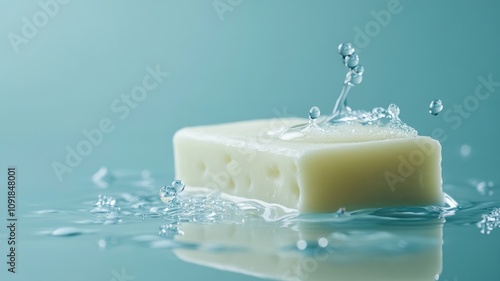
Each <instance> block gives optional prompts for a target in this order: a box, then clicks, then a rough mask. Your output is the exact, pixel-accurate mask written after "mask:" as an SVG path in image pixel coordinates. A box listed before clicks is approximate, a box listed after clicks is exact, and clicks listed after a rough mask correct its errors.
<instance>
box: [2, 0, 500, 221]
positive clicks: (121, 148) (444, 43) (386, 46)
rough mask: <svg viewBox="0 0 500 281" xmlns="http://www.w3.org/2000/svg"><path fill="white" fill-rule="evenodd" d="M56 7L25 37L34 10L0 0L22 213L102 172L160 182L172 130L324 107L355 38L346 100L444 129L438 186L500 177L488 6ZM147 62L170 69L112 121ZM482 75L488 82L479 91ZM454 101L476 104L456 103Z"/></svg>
mask: <svg viewBox="0 0 500 281" xmlns="http://www.w3.org/2000/svg"><path fill="white" fill-rule="evenodd" d="M46 2H49V1H48V0H41V1H40V3H46ZM61 2H62V1H61ZM66 2H67V3H65V4H58V8H57V10H55V8H54V7H52V8H51V9H52V15H49V16H48V18H47V21H46V22H43V26H41V27H38V28H37V30H36V32H33V30H31V31H32V32H31V33H30V34H29V35H30V37H31V38H26V37H25V36H24V35H23V28H25V25H26V24H27V23H26V20H27V21H29V22H31V23H33V22H34V20H38V21H43V20H44V19H43V16H41V18H38V19H34V16H35V18H36V17H37V15H38V16H40V14H39V13H40V11H44V9H43V7H42V6H41V5H40V4H39V2H38V1H6V0H1V1H0V172H2V171H3V170H4V169H6V167H7V166H9V165H14V166H16V167H17V168H18V171H19V173H18V174H19V182H20V190H19V196H20V198H21V200H22V201H21V202H22V204H23V205H22V206H24V207H23V208H26V209H28V208H29V207H28V206H30V204H38V205H46V206H51V205H52V204H57V203H58V202H62V201H64V200H66V199H67V198H71V197H72V196H73V194H74V189H75V186H82V182H88V183H89V185H88V186H89V187H88V188H89V190H90V189H92V188H93V187H92V185H91V182H90V177H91V175H92V174H93V173H94V172H95V171H97V170H98V169H99V167H101V166H107V167H109V168H110V169H121V170H142V169H147V170H151V171H153V172H154V173H155V175H156V176H157V177H159V178H160V179H163V180H168V179H171V178H172V177H173V175H174V170H173V155H172V142H171V138H172V135H173V134H174V132H175V131H176V130H178V129H179V128H181V127H184V126H192V125H200V124H212V123H220V122H230V121H237V120H247V119H257V118H270V117H276V112H281V114H285V115H298V116H306V113H307V111H308V109H309V108H310V107H311V106H313V105H317V106H319V107H320V108H321V109H322V110H323V112H328V111H330V110H331V109H332V107H333V104H334V101H335V99H336V98H337V96H338V93H339V91H340V89H341V86H342V81H343V79H344V75H345V73H346V68H345V67H344V66H343V65H342V64H341V62H340V59H339V56H338V54H337V45H338V44H339V43H340V42H352V43H354V45H355V46H356V47H358V50H359V53H360V57H361V63H362V64H363V65H364V66H365V70H366V72H365V75H364V81H363V83H362V84H361V85H359V86H357V87H356V88H355V89H354V90H353V91H352V92H351V95H350V97H349V103H350V105H351V107H353V108H361V109H371V108H373V107H375V106H383V107H387V105H388V104H389V103H396V104H397V105H399V107H400V108H401V118H402V119H403V120H404V121H405V122H406V123H408V124H409V125H411V126H413V127H414V128H416V129H417V130H418V131H419V133H420V134H422V135H432V134H433V132H436V131H435V130H440V131H441V134H445V136H443V137H442V144H443V176H444V181H445V182H446V181H463V180H471V179H477V180H487V181H488V180H491V181H493V182H495V183H499V182H500V181H499V173H498V162H497V159H498V156H499V154H500V147H499V145H498V137H499V133H498V128H499V127H498V121H499V117H500V112H499V110H498V105H499V104H500V97H498V95H499V94H500V87H499V86H498V82H496V81H499V82H500V55H499V53H498V51H499V50H500V36H499V35H498V34H499V33H498V29H499V27H500V16H499V15H498V13H499V12H500V2H498V1H486V0H484V1H456V0H453V1H452V0H448V1H410V0H401V1H399V2H397V3H396V2H393V1H390V0H377V1H329V0H315V1H305V0H303V1H297V0H288V1H264V0H260V1H257V0H242V1H236V0H233V1H227V0H220V1H219V2H220V3H223V5H222V6H219V9H224V7H225V8H226V9H227V10H225V11H222V12H221V11H219V14H218V12H217V9H216V7H215V6H214V3H216V4H217V3H219V2H217V1H215V2H214V1H212V0H190V1H183V0H178V1H116V0H113V1H77V0H73V1H66ZM231 4H232V5H231ZM224 5H226V6H224ZM228 7H229V8H228ZM380 11H383V12H380ZM37 13H38V14H37ZM388 13H389V15H390V18H389V17H387V14H388ZM24 18H26V19H24ZM361 33H362V34H361ZM13 34H15V35H13ZM16 36H18V37H16ZM20 36H23V38H24V40H21V39H19V37H20ZM12 38H17V39H15V40H18V41H12V40H14V39H12ZM19 40H21V41H19ZM13 42H15V43H13ZM20 42H21V43H20ZM16 49H17V52H16ZM157 65H159V67H160V69H161V71H164V72H169V73H170V75H169V76H168V78H165V79H164V81H163V82H162V83H161V84H160V85H159V86H158V87H157V88H156V89H154V90H152V91H150V92H149V93H148V96H147V97H146V98H145V99H144V100H143V101H141V102H140V103H138V105H137V107H136V108H132V109H131V110H130V114H129V115H128V116H127V117H126V118H124V119H123V120H121V119H120V118H119V114H117V113H115V112H113V110H112V109H111V106H112V104H113V102H114V101H115V100H116V99H120V96H121V95H122V94H130V91H131V89H132V88H134V87H135V86H138V85H141V84H142V79H143V77H144V76H145V75H146V74H147V73H148V72H147V70H146V68H147V67H148V66H149V67H151V68H153V69H154V68H156V67H157ZM478 77H484V78H485V79H486V80H488V79H491V80H493V81H495V82H494V83H493V84H492V85H493V86H492V85H489V88H490V89H489V90H488V87H486V86H482V88H481V89H480V90H481V92H480V93H481V94H482V95H483V96H484V95H486V94H488V93H490V95H489V96H488V97H487V98H484V99H482V100H479V99H477V98H476V99H474V95H475V92H476V89H477V88H478V85H482V84H481V82H480V79H478ZM495 83H496V84H495ZM490 84H491V83H490ZM433 99H441V100H442V101H443V103H444V106H445V109H444V110H443V112H442V113H441V114H440V115H438V116H432V115H430V114H429V113H428V106H429V103H430V102H431V100H433ZM475 101H479V103H478V104H475V103H474V102H475ZM464 103H466V106H467V107H468V108H469V109H471V110H467V109H466V110H465V112H462V113H458V111H457V112H455V111H456V110H457V108H458V106H460V105H463V104H464ZM454 107H455V109H454ZM472 108H473V110H472ZM447 111H449V112H448V113H446V112H447ZM445 113H446V114H445ZM446 116H447V117H448V118H446ZM103 118H109V119H111V120H112V122H113V125H114V126H115V129H114V131H113V132H111V133H109V134H105V135H104V139H103V141H102V143H100V144H99V145H97V146H94V147H93V148H92V152H91V153H90V154H89V155H88V156H85V157H83V160H82V163H81V164H79V165H78V166H77V167H76V168H74V169H73V171H72V172H67V173H65V174H64V175H63V180H62V181H59V180H58V178H57V176H56V174H55V173H54V170H53V167H52V166H51V165H52V163H53V162H54V161H57V162H60V163H62V164H64V163H65V157H66V153H67V152H66V150H65V147H67V146H70V147H72V148H75V147H76V146H77V144H78V142H80V141H81V140H84V139H85V138H84V136H83V134H82V130H91V129H94V128H97V127H98V126H99V122H100V121H101V120H102V119H103ZM462 145H469V146H470V148H471V152H470V155H468V156H463V155H461V154H460V147H461V146H462ZM1 196H2V197H1V198H3V196H4V194H3V193H2V195H1ZM2 200H3V199H2ZM2 206H3V205H2ZM2 212H3V210H2Z"/></svg>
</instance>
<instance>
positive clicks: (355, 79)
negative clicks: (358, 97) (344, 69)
mask: <svg viewBox="0 0 500 281" xmlns="http://www.w3.org/2000/svg"><path fill="white" fill-rule="evenodd" d="M361 81H363V75H361V74H359V73H356V72H354V71H349V72H348V73H347V76H346V78H345V81H344V83H346V84H349V85H351V86H354V85H359V84H360V83H361Z"/></svg>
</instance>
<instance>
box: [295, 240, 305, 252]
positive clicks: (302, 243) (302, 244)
mask: <svg viewBox="0 0 500 281" xmlns="http://www.w3.org/2000/svg"><path fill="white" fill-rule="evenodd" d="M297 248H298V249H299V250H301V251H302V250H305V249H306V248H307V242H306V241H305V240H299V241H297Z"/></svg>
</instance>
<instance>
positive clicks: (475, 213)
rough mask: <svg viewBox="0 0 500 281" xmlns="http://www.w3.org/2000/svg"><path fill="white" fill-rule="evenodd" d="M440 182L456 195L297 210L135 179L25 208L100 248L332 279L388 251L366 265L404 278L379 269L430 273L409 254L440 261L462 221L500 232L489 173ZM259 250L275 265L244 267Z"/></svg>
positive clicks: (274, 275)
mask: <svg viewBox="0 0 500 281" xmlns="http://www.w3.org/2000/svg"><path fill="white" fill-rule="evenodd" d="M443 188H444V190H445V191H446V192H447V193H448V194H450V195H452V196H453V198H454V199H453V198H451V196H447V197H446V204H445V206H407V207H391V208H373V209H361V210H355V211H345V210H344V209H339V210H338V211H337V212H333V213H322V214H300V213H299V212H298V211H296V210H293V209H288V208H285V207H283V206H280V205H277V204H268V203H265V202H261V201H256V200H248V199H244V198H238V197H234V196H229V195H225V194H221V193H219V192H217V191H210V190H207V189H203V188H186V189H185V190H184V191H183V192H181V193H179V194H178V196H177V198H176V199H175V200H174V201H173V202H171V203H170V204H165V203H163V202H162V201H161V200H160V197H159V196H158V193H157V191H158V187H154V186H151V187H150V188H144V187H139V186H137V185H136V186H135V187H133V188H128V190H127V191H126V192H125V191H117V190H115V191H108V190H107V191H108V192H106V194H101V195H99V193H102V191H103V190H94V191H93V192H91V194H88V193H87V195H86V196H84V197H83V198H84V199H80V200H81V201H80V202H75V203H74V204H72V205H71V207H68V208H66V209H50V210H49V209H43V208H42V209H38V210H34V211H33V212H31V215H30V216H31V217H33V218H36V220H37V221H40V220H43V221H44V222H45V223H44V225H45V226H44V227H39V230H38V231H37V232H36V233H35V235H37V236H39V237H40V236H41V237H53V238H54V239H62V238H65V239H80V240H82V241H88V240H93V241H94V242H93V243H92V244H93V245H95V246H94V247H95V248H96V249H101V250H112V249H117V248H121V247H124V248H127V247H130V246H133V247H139V248H141V249H166V250H168V251H171V252H172V253H173V254H174V255H175V257H177V258H179V259H181V260H184V261H187V262H193V263H197V264H203V265H205V266H209V267H214V268H219V269H224V270H230V271H235V272H238V273H240V274H245V275H246V274H252V275H258V276H259V277H263V278H271V279H278V280H335V279H331V276H332V274H333V273H332V272H334V273H336V274H337V273H338V274H339V276H342V277H345V278H358V279H356V280H364V278H365V275H363V274H364V273H363V272H364V271H359V272H358V271H356V272H350V271H346V269H345V268H349V267H351V266H356V267H365V268H369V266H368V265H369V264H372V263H373V260H379V259H380V257H385V258H383V259H381V260H380V263H379V264H378V265H377V266H378V267H379V268H380V272H379V271H377V272H375V273H374V272H369V273H370V274H375V275H376V276H379V277H380V278H384V280H398V279H399V278H403V277H401V276H400V275H397V274H396V273H397V272H396V273H394V274H396V275H395V276H392V277H391V276H387V275H386V273H385V272H390V271H389V269H390V268H391V267H393V266H394V265H393V264H394V263H395V262H398V263H399V264H400V266H401V268H402V269H405V272H406V273H405V274H406V275H405V276H406V277H408V276H410V275H412V274H414V275H415V278H423V279H426V277H425V278H424V277H422V276H420V275H418V274H425V275H426V276H427V275H429V276H431V275H432V276H431V277H433V276H435V275H438V274H439V273H440V271H441V269H440V267H436V266H434V267H431V266H429V267H426V266H425V265H422V266H420V267H419V268H420V269H419V271H415V272H413V271H412V270H411V266H413V267H414V263H415V259H416V260H418V259H427V260H429V261H432V263H433V264H438V265H439V264H441V263H442V258H441V254H440V253H441V252H442V247H443V246H442V241H443V239H444V240H445V241H446V238H443V237H446V231H453V229H455V228H461V229H464V230H467V231H472V232H474V233H477V235H481V236H484V237H486V236H490V235H494V234H495V233H497V234H498V233H500V229H499V228H500V203H499V202H500V201H499V200H498V199H499V194H500V190H498V187H497V186H495V185H494V184H493V183H490V182H488V181H477V182H474V181H468V182H461V183H446V181H445V185H444V187H443ZM486 189H487V190H486ZM47 222H53V223H52V224H51V223H47ZM48 225H50V226H48ZM443 231H444V234H445V236H443ZM61 243H64V242H62V241H61ZM278 256H279V257H280V258H277V257H278ZM229 257H233V258H229ZM322 257H324V259H323V258H322ZM446 258H447V257H446V255H445V257H444V259H446ZM228 259H229V260H228ZM262 259H265V260H267V261H268V263H269V266H270V267H271V268H272V269H269V268H267V267H264V266H263V267H259V266H253V267H252V269H251V270H250V268H249V266H250V265H252V264H253V265H258V264H259V260H262ZM238 260H245V262H246V263H240V262H238ZM313 261H314V262H313ZM339 265H342V266H340V267H339ZM313 268H314V270H312V269H313ZM436 268H437V269H436ZM291 269H293V270H291ZM252 272H253V273H252ZM367 274H368V273H367ZM398 274H399V273H398ZM328 276H330V277H328ZM339 278H340V277H339ZM366 278H368V277H366ZM391 278H392V279H391ZM339 280H342V279H339ZM368 280H369V279H368ZM409 280H412V279H411V278H410V279H409ZM413 280H419V279H413ZM442 280H445V279H444V278H443V279H442Z"/></svg>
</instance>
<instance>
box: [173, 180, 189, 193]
mask: <svg viewBox="0 0 500 281" xmlns="http://www.w3.org/2000/svg"><path fill="white" fill-rule="evenodd" d="M172 187H173V188H174V189H175V191H177V192H182V191H183V190H184V187H186V185H185V184H184V182H183V181H181V180H174V181H173V182H172Z"/></svg>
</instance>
